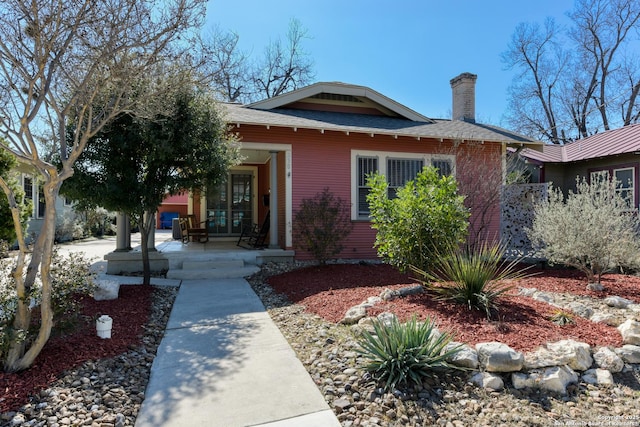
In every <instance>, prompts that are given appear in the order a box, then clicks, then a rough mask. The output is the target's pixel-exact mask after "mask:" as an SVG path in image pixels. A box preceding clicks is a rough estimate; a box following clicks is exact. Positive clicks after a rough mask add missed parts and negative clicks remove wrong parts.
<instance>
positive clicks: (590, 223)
mask: <svg viewBox="0 0 640 427" xmlns="http://www.w3.org/2000/svg"><path fill="white" fill-rule="evenodd" d="M622 194H623V193H622V190H620V187H619V183H617V182H612V181H609V179H608V178H606V177H604V179H593V180H592V181H591V183H588V182H587V181H586V180H584V179H582V180H580V179H577V180H576V192H575V193H574V192H569V194H568V196H567V197H566V199H565V197H564V194H563V193H562V191H561V190H560V189H557V188H553V187H550V189H549V197H548V199H547V200H545V201H542V202H540V203H538V204H537V205H535V206H534V219H533V224H532V225H531V227H530V228H529V229H528V230H527V235H528V237H529V239H530V240H531V242H532V243H533V245H534V248H535V249H537V250H538V251H539V253H540V255H541V256H542V257H544V258H546V259H547V260H548V261H549V262H550V263H554V264H564V265H567V266H570V267H574V268H576V269H578V270H580V271H582V272H583V273H585V275H586V276H587V280H588V281H589V283H600V280H601V278H602V275H603V274H604V273H606V272H607V271H611V270H612V269H615V268H616V267H631V268H635V267H637V266H638V255H639V254H640V240H639V239H638V235H637V230H638V229H639V228H640V227H639V226H640V221H639V219H638V215H637V213H636V212H634V211H632V210H630V207H629V205H628V202H627V200H625V198H624V197H622Z"/></svg>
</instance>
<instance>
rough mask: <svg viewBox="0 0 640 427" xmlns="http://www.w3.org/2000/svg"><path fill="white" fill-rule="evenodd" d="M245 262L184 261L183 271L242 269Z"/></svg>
mask: <svg viewBox="0 0 640 427" xmlns="http://www.w3.org/2000/svg"><path fill="white" fill-rule="evenodd" d="M244 265H245V262H244V260H241V259H212V260H195V261H194V260H184V261H183V262H182V269H183V270H208V269H220V268H240V267H244Z"/></svg>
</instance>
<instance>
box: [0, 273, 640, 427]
mask: <svg viewBox="0 0 640 427" xmlns="http://www.w3.org/2000/svg"><path fill="white" fill-rule="evenodd" d="M298 266H299V265H293V264H289V265H282V264H280V265H275V264H270V265H267V266H264V268H263V269H262V271H261V272H260V273H258V274H257V275H255V276H253V277H252V278H250V279H249V282H250V283H251V285H252V287H253V289H254V290H255V291H256V293H257V294H258V296H259V297H260V298H261V299H262V301H263V303H264V304H265V306H266V307H267V309H268V311H269V313H270V315H271V317H272V318H273V320H274V321H275V322H276V324H277V325H278V327H279V328H280V330H281V331H282V333H283V334H284V336H285V337H286V338H287V340H288V341H289V343H290V344H291V346H292V347H293V348H294V349H295V351H296V352H297V354H298V357H299V359H300V360H301V361H302V362H303V363H304V365H305V367H306V368H307V370H308V371H309V374H310V375H311V377H312V378H313V379H314V381H315V382H316V384H317V385H318V388H319V389H320V390H321V392H322V394H323V395H324V397H325V399H326V400H327V402H328V403H329V405H330V407H331V408H332V409H333V410H334V411H335V413H336V414H337V416H338V419H339V420H340V421H341V423H342V425H343V426H431V425H435V426H447V427H449V426H456V427H457V426H550V425H554V426H564V425H566V426H569V425H594V426H595V425H598V426H639V425H640V368H639V367H638V366H627V367H626V368H625V370H624V371H623V372H622V373H620V374H614V378H615V380H616V385H615V386H614V387H609V388H604V387H602V388H598V387H594V386H592V385H588V384H584V383H580V384H577V385H575V386H570V389H569V393H568V395H567V396H560V395H553V394H549V393H542V392H538V391H535V390H515V389H513V388H511V387H510V386H509V385H510V382H509V379H508V376H505V377H504V380H505V384H506V387H507V388H506V389H505V390H504V391H501V392H487V391H485V390H483V389H479V388H477V387H475V386H473V385H471V384H470V383H469V382H468V376H469V375H468V374H464V373H463V374H451V373H447V374H441V375H440V376H438V377H436V378H434V379H432V380H430V381H428V382H425V383H424V384H423V385H421V386H418V387H414V388H412V389H410V390H394V391H393V392H390V393H386V392H384V390H382V389H381V388H380V385H379V384H376V382H375V381H373V380H372V379H371V377H370V375H369V374H367V373H366V372H364V370H362V369H361V366H362V364H363V360H362V359H361V358H360V357H359V356H358V354H357V353H356V351H355V350H356V348H357V343H356V337H355V335H354V333H353V332H352V329H351V328H350V327H347V326H341V325H335V324H332V323H327V322H325V321H323V320H322V319H321V318H319V317H317V316H315V315H312V314H309V313H305V312H304V309H303V307H300V306H297V305H292V304H290V303H288V302H287V301H286V300H285V299H284V298H282V297H281V296H279V295H275V294H274V293H273V292H272V290H271V288H270V287H269V286H267V285H265V284H264V280H265V278H266V277H268V276H269V275H272V274H278V273H281V272H283V271H285V269H291V268H295V267H298ZM176 293H177V289H176V288H158V289H157V292H156V293H154V298H153V310H152V315H151V320H150V322H149V323H148V325H147V327H146V333H145V336H144V340H143V341H144V343H143V345H142V346H139V347H136V348H132V349H131V350H130V351H128V352H127V353H124V354H122V355H120V356H118V357H115V358H112V359H104V360H100V361H94V362H87V363H85V364H84V365H82V366H81V367H80V368H78V369H76V370H73V371H71V372H68V373H67V374H66V375H65V376H64V378H62V379H60V380H58V381H57V382H56V383H55V384H53V385H52V387H50V388H49V389H47V390H43V391H42V392H41V393H40V395H39V396H36V397H34V398H33V399H32V400H31V402H29V404H27V405H25V406H24V407H23V408H21V409H20V410H19V411H17V412H11V413H6V414H2V416H1V417H0V423H1V425H2V426H49V427H57V426H71V425H73V426H75V425H86V426H100V427H111V426H114V427H115V426H117V427H119V426H132V425H134V424H135V418H136V416H137V413H138V411H139V409H140V404H141V403H142V400H143V399H144V391H145V388H146V386H147V383H148V381H149V374H150V369H151V364H152V362H153V359H154V356H155V353H156V350H157V347H158V345H159V344H160V340H161V339H162V336H163V333H164V328H165V326H166V322H167V320H168V318H169V314H170V311H171V305H172V303H173V300H174V298H175V295H176ZM212 425H214V424H212Z"/></svg>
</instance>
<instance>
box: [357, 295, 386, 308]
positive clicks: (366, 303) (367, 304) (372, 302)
mask: <svg viewBox="0 0 640 427" xmlns="http://www.w3.org/2000/svg"><path fill="white" fill-rule="evenodd" d="M381 301H382V298H380V297H369V298H367V300H366V301H364V302H363V303H361V304H360V307H364V308H371V307H373V306H374V305H376V304H378V303H379V302H381Z"/></svg>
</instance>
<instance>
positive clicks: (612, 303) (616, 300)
mask: <svg viewBox="0 0 640 427" xmlns="http://www.w3.org/2000/svg"><path fill="white" fill-rule="evenodd" d="M604 303H605V304H607V305H608V306H609V307H615V308H627V306H628V305H629V304H633V301H631V300H628V299H625V298H622V297H619V296H615V295H614V296H610V297H607V298H605V299H604Z"/></svg>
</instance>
